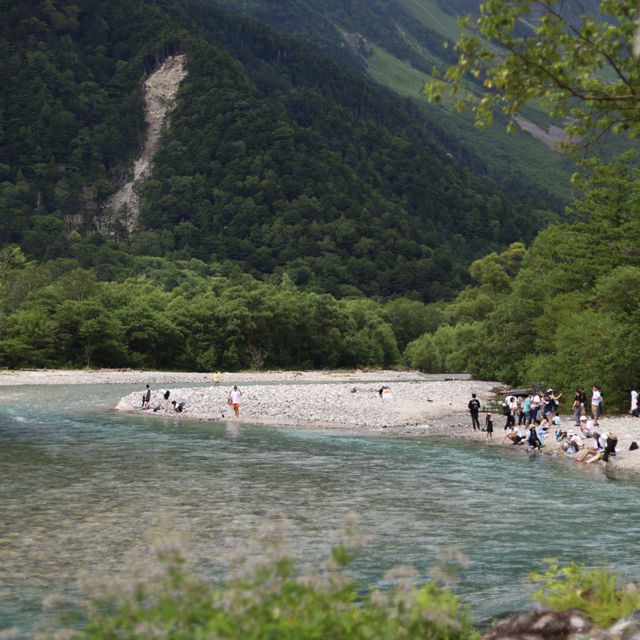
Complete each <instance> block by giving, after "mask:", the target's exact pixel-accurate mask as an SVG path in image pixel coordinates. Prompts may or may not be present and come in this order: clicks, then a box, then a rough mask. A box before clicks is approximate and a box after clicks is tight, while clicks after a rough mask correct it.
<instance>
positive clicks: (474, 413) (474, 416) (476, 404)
mask: <svg viewBox="0 0 640 640" xmlns="http://www.w3.org/2000/svg"><path fill="white" fill-rule="evenodd" d="M467 406H468V407H469V413H470V414H471V425H472V426H473V430H474V431H475V430H476V427H477V429H478V431H480V430H481V429H480V420H478V413H479V412H480V400H478V398H477V397H476V394H475V393H472V394H471V400H469V404H468V405H467Z"/></svg>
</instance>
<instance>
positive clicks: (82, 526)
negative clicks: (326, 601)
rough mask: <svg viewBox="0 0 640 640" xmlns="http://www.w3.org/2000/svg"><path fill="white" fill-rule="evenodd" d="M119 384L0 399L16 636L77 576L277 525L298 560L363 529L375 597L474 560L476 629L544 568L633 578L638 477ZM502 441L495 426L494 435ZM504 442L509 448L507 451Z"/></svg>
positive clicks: (226, 543)
mask: <svg viewBox="0 0 640 640" xmlns="http://www.w3.org/2000/svg"><path fill="white" fill-rule="evenodd" d="M134 389H137V387H132V386H125V385H87V386H57V385H53V386H38V387H30V386H26V387H4V388H0V469H1V470H2V481H1V482H0V629H3V628H6V627H13V626H17V627H19V628H21V629H23V630H26V631H27V632H28V631H29V629H32V628H33V627H34V625H35V624H37V623H38V621H39V620H40V618H41V617H42V615H43V614H42V607H41V602H42V600H43V598H45V597H47V596H49V595H51V594H53V593H63V594H65V595H67V596H69V597H71V598H75V597H77V595H78V591H77V589H78V587H77V576H78V573H79V572H80V571H83V570H89V571H93V572H97V573H102V572H111V573H117V572H118V571H120V569H121V568H122V566H123V564H124V563H125V562H126V561H127V560H126V559H127V557H128V554H129V553H130V552H131V550H133V549H140V550H142V549H146V548H147V547H148V544H149V541H150V540H151V539H152V538H153V537H154V536H156V535H166V534H167V533H171V534H172V535H173V534H175V535H178V536H179V537H180V538H181V539H182V540H183V544H184V545H185V548H187V549H188V551H189V554H190V555H191V556H192V557H193V558H194V559H195V564H196V567H197V568H198V571H199V572H200V573H201V574H203V575H205V576H206V577H208V578H210V579H211V580H212V581H215V580H219V579H221V578H222V577H223V575H222V571H223V569H222V567H223V566H224V564H225V563H224V559H225V557H226V556H227V555H228V554H229V553H230V550H231V549H232V548H233V547H235V546H237V545H242V544H243V542H244V541H245V540H246V539H247V537H248V536H250V535H251V534H252V533H253V532H254V531H255V530H256V529H257V528H258V527H259V526H260V525H261V523H263V522H264V521H265V520H266V519H270V518H272V517H273V515H274V514H279V515H281V516H284V517H286V518H288V519H289V520H290V521H291V523H292V526H293V531H294V535H292V537H291V538H290V541H289V545H290V548H291V552H292V553H293V554H294V555H295V556H296V557H298V558H300V559H301V561H303V562H304V563H314V562H316V561H318V562H319V561H321V560H322V559H324V558H326V556H327V553H328V550H329V545H330V542H329V541H330V540H331V539H332V534H333V532H334V531H336V530H337V529H339V528H340V527H341V526H342V525H343V524H344V523H345V521H346V520H347V519H348V518H349V516H350V514H356V516H357V517H358V521H357V522H358V524H357V528H358V530H359V531H361V532H362V533H364V534H366V535H368V536H369V540H368V542H367V543H366V544H365V546H364V548H363V550H362V553H361V554H360V556H359V557H358V558H357V560H356V561H355V562H354V565H353V569H354V572H355V575H356V577H357V579H358V582H359V583H360V584H362V585H364V586H365V587H366V586H370V585H371V586H377V587H380V588H384V587H385V582H384V574H385V573H386V571H387V570H389V569H390V568H392V567H395V566H397V565H411V566H413V567H414V568H415V569H416V570H417V571H418V572H419V574H420V575H421V576H422V578H423V579H427V578H428V574H429V570H430V568H431V567H433V566H434V564H435V562H436V554H437V553H438V550H439V549H441V548H443V547H444V548H450V547H455V548H457V549H459V550H460V551H461V552H462V553H464V554H465V555H466V556H467V557H468V558H469V560H470V562H469V564H468V566H466V568H464V569H463V570H462V572H461V574H460V576H459V581H458V584H457V587H456V590H457V592H458V593H459V594H460V596H461V598H462V600H463V601H464V602H466V603H468V604H469V605H470V606H471V608H472V610H473V612H474V616H475V620H476V622H477V623H478V624H480V625H484V624H487V623H488V622H489V621H490V620H491V619H493V618H494V617H496V616H498V615H500V614H503V613H506V612H513V611H517V610H522V609H525V608H528V607H530V593H531V591H532V588H531V586H530V584H529V583H528V580H527V577H528V574H529V572H530V571H532V570H543V569H544V563H543V562H542V559H543V558H545V557H557V558H559V559H560V560H561V561H562V562H569V561H572V560H573V561H576V562H578V563H584V564H587V565H591V566H599V565H602V564H607V565H611V566H613V567H615V568H616V570H617V571H619V573H620V574H621V575H622V576H623V577H624V578H637V577H638V576H639V575H640V571H639V569H640V557H639V556H638V554H637V553H636V550H637V549H638V547H639V543H640V531H639V530H638V528H637V526H636V521H637V507H638V504H639V497H640V480H639V479H637V478H636V477H634V476H629V475H624V474H619V473H616V472H607V471H605V470H604V469H603V468H602V467H598V466H596V465H591V466H589V467H586V466H584V465H582V466H578V465H576V464H575V463H572V462H568V461H567V460H564V459H561V458H551V457H549V456H544V455H540V454H527V453H526V452H524V451H522V450H518V451H516V450H511V449H504V448H501V447H486V446H482V445H481V446H479V445H478V444H477V443H472V442H464V441H459V440H446V439H438V438H435V437H427V438H415V437H414V438H403V437H397V436H383V435H382V436H378V435H362V436H356V435H352V434H340V433H336V432H327V431H314V430H309V429H305V428H302V427H301V428H300V429H291V428H273V427H260V426H255V425H245V424H240V425H233V424H223V423H205V422H195V421H189V420H185V419H184V418H181V419H179V420H176V419H174V418H159V417H158V416H151V415H146V414H143V413H141V414H140V415H126V414H118V413H116V412H115V411H113V407H114V406H115V404H116V402H117V400H118V399H119V398H120V397H122V396H124V395H126V394H128V393H129V392H130V391H132V390H134ZM496 436H497V437H500V433H499V432H497V433H496ZM514 449H515V448H514Z"/></svg>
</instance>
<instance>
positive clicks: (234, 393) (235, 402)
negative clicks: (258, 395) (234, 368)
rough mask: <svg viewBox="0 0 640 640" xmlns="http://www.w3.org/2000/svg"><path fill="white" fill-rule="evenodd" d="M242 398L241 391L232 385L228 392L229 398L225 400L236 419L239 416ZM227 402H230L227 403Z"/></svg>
mask: <svg viewBox="0 0 640 640" xmlns="http://www.w3.org/2000/svg"><path fill="white" fill-rule="evenodd" d="M241 396H242V391H240V389H238V387H237V386H235V385H234V387H233V389H231V391H229V398H228V399H227V403H228V404H230V405H232V406H233V413H234V415H235V417H236V418H238V417H239V416H240V397H241ZM229 400H230V401H231V402H229Z"/></svg>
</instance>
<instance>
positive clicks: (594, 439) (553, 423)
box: [468, 385, 640, 464]
mask: <svg viewBox="0 0 640 640" xmlns="http://www.w3.org/2000/svg"><path fill="white" fill-rule="evenodd" d="M561 397H562V393H559V394H556V393H555V392H554V390H553V389H547V390H546V391H544V392H540V391H539V390H537V389H535V388H534V389H531V390H526V391H518V392H514V393H512V394H510V395H508V396H507V397H506V398H505V399H504V401H503V402H502V414H503V416H504V418H505V423H504V427H503V431H504V436H503V438H502V443H506V442H507V441H510V442H512V443H513V444H514V445H516V446H519V445H526V446H527V450H537V451H540V450H541V449H542V447H543V446H544V443H545V440H547V439H548V438H550V437H555V439H556V441H558V442H559V443H560V448H561V450H562V451H563V452H564V453H565V454H567V455H573V454H576V455H575V459H576V460H578V461H580V462H585V463H587V464H591V463H594V462H598V461H599V460H603V461H604V462H608V461H609V460H610V459H611V457H612V456H615V450H616V445H617V442H618V439H617V437H616V436H615V434H613V433H607V432H606V431H603V430H601V429H600V424H599V418H600V416H601V415H602V402H603V397H602V390H601V389H600V387H598V386H597V385H594V386H593V388H592V392H591V404H590V409H591V413H590V414H589V415H588V408H589V405H588V403H587V395H586V393H585V390H584V388H583V387H578V388H577V389H576V391H575V395H574V398H573V403H572V407H571V408H572V412H573V421H574V427H575V428H572V429H567V428H566V427H565V426H563V424H562V419H561V418H560V415H559V413H558V409H559V402H560V398H561ZM468 409H469V413H470V415H471V426H472V428H473V430H474V431H485V432H486V439H487V440H488V441H490V440H492V439H493V414H492V413H491V412H487V413H486V415H485V422H484V427H481V426H480V419H479V414H480V410H481V403H480V401H479V400H478V398H477V395H476V394H475V393H474V394H472V397H471V400H469V403H468ZM629 413H630V414H631V415H634V416H636V417H639V416H640V409H639V408H638V392H637V391H636V390H635V389H633V390H632V392H631V408H630V411H629ZM584 440H591V442H589V443H587V444H585V442H584Z"/></svg>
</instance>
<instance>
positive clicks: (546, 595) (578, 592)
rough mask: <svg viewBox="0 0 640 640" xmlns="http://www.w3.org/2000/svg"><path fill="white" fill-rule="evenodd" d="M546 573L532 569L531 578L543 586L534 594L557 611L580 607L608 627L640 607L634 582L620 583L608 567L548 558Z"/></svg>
mask: <svg viewBox="0 0 640 640" xmlns="http://www.w3.org/2000/svg"><path fill="white" fill-rule="evenodd" d="M545 562H546V563H547V565H548V568H547V570H546V571H545V572H544V573H538V572H533V573H532V574H531V576H530V577H531V580H532V581H533V582H534V583H540V584H541V585H542V586H541V587H540V588H539V589H538V590H537V591H536V592H535V593H534V595H533V597H534V599H535V600H538V601H539V602H541V603H542V604H545V605H547V606H548V607H550V608H551V609H554V610H555V611H567V610H568V609H579V610H580V611H582V612H584V613H585V614H586V615H587V616H589V618H590V619H591V621H592V622H593V623H594V624H596V625H597V626H599V627H608V626H609V625H611V624H612V623H613V622H615V621H616V620H618V619H619V618H622V617H625V616H628V615H629V614H631V613H632V612H633V611H635V610H636V609H637V608H638V607H640V592H639V591H638V589H637V587H636V586H635V585H620V584H619V582H618V576H617V575H616V574H615V573H612V572H611V571H610V570H609V569H606V568H603V567H600V568H596V569H588V568H587V567H583V566H580V565H577V564H574V563H573V562H572V563H571V564H569V565H568V566H566V567H561V566H559V565H558V564H557V563H556V562H555V561H554V560H550V559H547V560H545Z"/></svg>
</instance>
